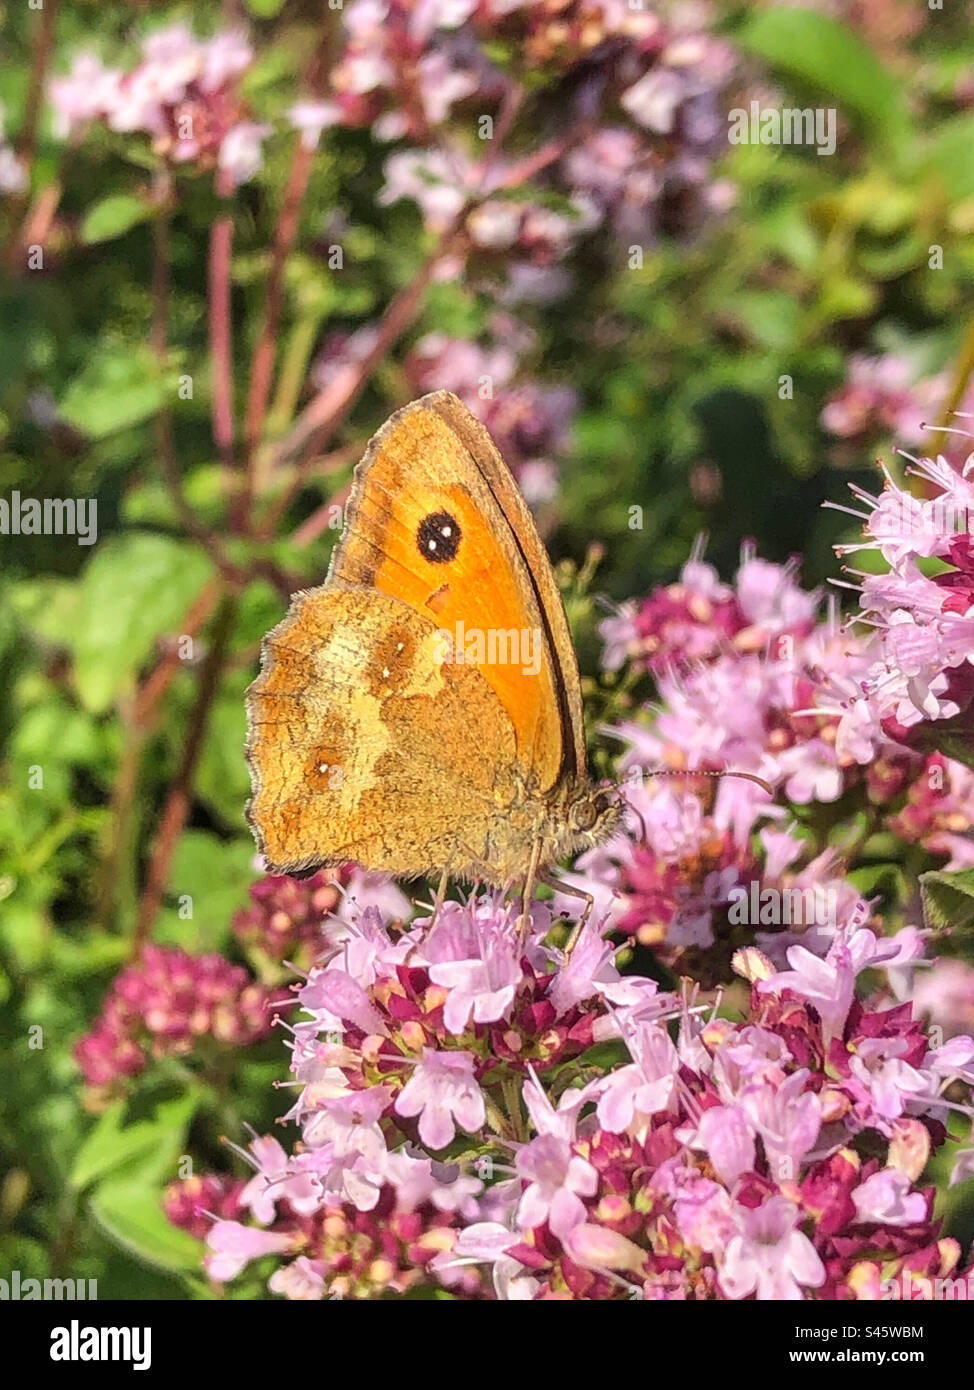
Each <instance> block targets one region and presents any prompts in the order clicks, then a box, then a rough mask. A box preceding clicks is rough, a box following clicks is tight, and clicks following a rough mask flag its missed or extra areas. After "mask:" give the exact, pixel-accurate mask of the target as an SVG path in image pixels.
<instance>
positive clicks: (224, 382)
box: [208, 173, 233, 481]
mask: <svg viewBox="0 0 974 1390" xmlns="http://www.w3.org/2000/svg"><path fill="white" fill-rule="evenodd" d="M217 192H218V193H219V194H220V195H221V196H222V197H227V196H229V194H230V192H231V189H230V188H229V187H228V186H227V181H226V178H225V175H223V174H222V173H221V174H220V175H219V176H218V178H217ZM232 250H233V219H232V218H231V217H230V216H229V215H226V216H224V217H219V218H217V220H216V221H215V222H214V223H213V226H212V227H211V228H210V255H209V266H208V291H209V326H210V364H211V369H212V373H213V383H212V399H213V406H212V415H213V442H214V444H215V445H216V449H217V453H218V454H219V455H220V460H221V462H222V463H223V465H224V467H225V469H226V470H227V477H228V481H229V477H230V471H231V470H232V468H233V319H232V315H231V310H230V258H231V254H232Z"/></svg>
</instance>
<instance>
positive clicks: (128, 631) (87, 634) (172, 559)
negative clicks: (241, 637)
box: [74, 531, 212, 714]
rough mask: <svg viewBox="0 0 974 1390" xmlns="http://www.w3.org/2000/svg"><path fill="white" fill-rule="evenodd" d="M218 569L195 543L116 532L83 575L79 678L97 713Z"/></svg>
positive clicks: (88, 706) (77, 653)
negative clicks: (117, 535) (189, 543)
mask: <svg viewBox="0 0 974 1390" xmlns="http://www.w3.org/2000/svg"><path fill="white" fill-rule="evenodd" d="M211 572H212V567H211V565H210V561H209V560H208V559H207V558H206V556H204V555H202V554H201V553H200V552H199V551H198V550H197V549H196V548H195V547H194V546H190V545H187V544H186V543H184V542H182V541H176V540H172V539H170V538H169V537H168V536H156V535H153V534H151V533H150V532H146V531H135V532H131V533H130V534H129V535H126V536H119V537H113V538H112V539H111V540H109V541H106V542H105V543H104V544H103V545H101V546H99V548H98V550H97V551H96V552H95V554H94V555H93V556H92V557H91V560H90V561H89V562H88V565H87V567H86V569H85V572H84V576H83V578H82V581H81V598H82V602H81V604H80V608H79V616H78V622H77V627H76V631H75V637H74V652H75V682H76V685H77V689H78V694H79V696H80V698H81V701H82V704H83V705H84V706H85V708H86V709H88V710H90V711H91V713H93V714H101V713H103V712H104V711H105V710H107V709H108V708H109V707H110V705H111V703H112V701H113V699H114V698H115V697H116V695H118V694H119V692H120V691H121V690H122V689H124V687H125V686H126V684H127V683H128V682H129V681H130V680H131V679H132V678H133V677H134V674H135V673H136V672H137V671H138V670H139V668H140V666H141V665H142V663H143V662H144V661H145V659H146V657H147V656H148V655H149V653H150V652H151V650H152V648H153V646H154V645H155V643H156V641H157V639H158V638H159V637H160V636H162V634H163V633H166V632H172V633H176V635H178V633H177V632H176V625H177V624H178V623H179V621H180V619H181V618H182V617H183V615H184V614H185V612H186V610H187V608H188V607H189V605H190V603H191V602H192V600H193V598H194V597H195V595H196V594H198V593H199V591H200V589H201V588H202V586H203V584H204V583H205V582H206V580H207V579H208V578H209V576H210V574H211Z"/></svg>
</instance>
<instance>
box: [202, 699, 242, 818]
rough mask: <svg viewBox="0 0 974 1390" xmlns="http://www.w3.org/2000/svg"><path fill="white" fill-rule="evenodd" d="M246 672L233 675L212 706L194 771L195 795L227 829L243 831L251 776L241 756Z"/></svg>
mask: <svg viewBox="0 0 974 1390" xmlns="http://www.w3.org/2000/svg"><path fill="white" fill-rule="evenodd" d="M248 684H249V673H248V672H242V673H241V672H234V673H233V676H232V678H230V679H229V680H228V681H227V683H226V686H225V688H224V689H223V690H222V691H221V692H220V696H219V698H218V699H216V700H215V701H214V702H213V709H212V711H211V713H210V723H209V729H208V731H207V738H206V742H205V744H204V745H203V749H202V752H201V754H200V760H199V764H198V765H197V769H196V793H197V795H198V796H199V797H200V798H201V800H203V801H204V802H205V803H206V805H207V807H208V808H209V809H210V810H211V811H212V812H213V813H214V814H215V815H217V816H219V817H220V820H221V821H223V822H224V823H225V824H226V825H228V826H230V827H233V828H235V829H237V830H242V829H243V827H244V819H243V808H244V803H245V802H246V800H247V797H248V796H249V795H250V774H249V772H248V771H247V763H246V761H245V759H244V756H243V749H244V744H245V742H246V739H247V711H246V706H245V703H244V690H245V688H246V686H247V685H248Z"/></svg>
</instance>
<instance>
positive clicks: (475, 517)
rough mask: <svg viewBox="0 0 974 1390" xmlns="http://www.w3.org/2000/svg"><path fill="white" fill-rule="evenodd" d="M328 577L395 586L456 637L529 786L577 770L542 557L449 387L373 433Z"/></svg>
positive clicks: (557, 613) (574, 717) (556, 599)
mask: <svg viewBox="0 0 974 1390" xmlns="http://www.w3.org/2000/svg"><path fill="white" fill-rule="evenodd" d="M328 582H329V583H337V584H343V585H348V586H352V587H355V588H368V589H374V590H378V591H379V592H380V593H385V594H391V595H395V596H396V597H397V598H399V599H400V600H402V602H404V603H406V604H408V605H409V607H410V608H412V609H413V610H414V611H415V612H416V613H418V614H420V615H422V616H423V617H424V618H426V619H428V620H429V621H431V622H432V623H433V624H434V625H435V626H436V627H438V628H440V629H441V630H442V631H445V632H448V633H450V634H452V635H453V637H454V639H455V650H456V651H457V652H458V653H459V652H460V651H461V650H462V649H465V650H464V655H465V659H466V660H468V661H471V662H472V663H473V664H474V665H475V666H476V668H477V669H478V670H479V671H480V673H481V675H482V676H483V678H484V680H485V681H486V682H487V685H488V686H489V687H490V689H491V690H492V691H493V692H494V694H495V695H496V696H497V698H498V700H499V701H500V703H501V705H502V706H503V708H504V710H505V711H506V713H507V715H508V718H509V719H510V722H511V724H512V726H513V729H514V738H515V753H516V758H517V762H518V764H519V765H520V769H521V771H522V774H523V775H524V776H525V778H526V780H527V781H528V782H529V783H530V784H531V785H532V786H533V787H534V788H535V789H537V790H538V791H540V792H542V793H544V792H547V791H549V790H550V789H551V788H552V787H553V786H555V785H556V784H557V783H558V782H560V781H561V780H562V779H563V778H566V777H570V776H573V775H575V774H577V773H579V772H581V771H582V770H583V768H584V762H585V753H584V735H583V726H582V700H581V689H580V685H579V678H578V666H577V663H576V660H575V652H574V647H573V645H572V641H571V635H570V632H569V629H568V622H567V619H566V617H565V610H564V606H563V604H562V601H561V596H560V595H559V593H558V588H557V584H556V582H555V577H554V574H553V573H552V570H551V565H550V564H549V562H548V557H547V555H546V554H545V550H544V546H543V545H542V543H541V538H540V537H539V535H538V533H537V529H536V528H535V525H534V522H533V520H532V518H531V514H530V512H529V511H528V508H527V506H526V505H525V503H524V500H523V498H522V497H521V495H520V493H519V491H518V489H517V485H516V484H515V482H514V479H513V478H512V476H511V474H510V472H509V470H508V468H507V466H506V465H505V463H504V461H503V460H502V458H501V456H500V454H499V453H498V452H497V449H496V448H495V447H494V444H493V441H492V440H491V438H490V436H489V435H488V433H487V431H486V430H485V429H484V427H483V425H481V424H480V422H479V421H478V420H477V419H475V417H474V416H473V415H472V414H471V413H470V411H469V410H468V409H467V407H466V406H465V405H463V403H462V402H461V401H459V400H458V399H457V397H456V396H453V395H451V394H450V393H449V392H446V391H439V392H435V393H434V394H432V395H429V396H425V397H423V399H422V400H419V401H416V402H414V403H413V404H412V405H409V406H406V408H405V409H404V410H400V411H399V412H398V413H397V414H395V415H393V416H392V418H391V419H390V420H389V421H388V423H387V424H386V425H385V426H384V427H383V428H382V429H381V430H380V431H379V433H378V434H377V435H375V437H374V438H373V439H372V441H371V443H370V445H369V447H368V450H367V451H366V454H365V456H364V458H363V459H362V462H361V463H360V464H359V465H358V468H357V469H356V472H355V479H354V483H353V486H352V491H351V495H350V498H349V504H348V511H347V516H346V525H345V532H344V535H343V537H342V540H341V542H340V544H339V546H338V547H337V549H336V552H335V555H334V557H333V560H332V565H331V568H330V570H329V576H328ZM513 633H517V634H519V636H518V643H519V646H518V648H517V657H518V659H517V660H511V652H512V651H513V650H514V646H513V641H512V637H511V634H513ZM471 634H473V636H472V637H471ZM522 634H527V637H526V639H525V637H524V636H523V635H522ZM478 635H479V636H478ZM456 639H459V640H456ZM492 639H493V646H492V645H491V641H492ZM481 641H482V647H481V646H479V645H478V643H479V642H481ZM525 641H526V642H527V644H528V645H529V646H530V652H529V653H528V655H529V656H530V658H531V659H530V660H525V659H524V657H525ZM532 644H533V645H532Z"/></svg>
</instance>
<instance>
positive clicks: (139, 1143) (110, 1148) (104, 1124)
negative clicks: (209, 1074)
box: [70, 1087, 200, 1189]
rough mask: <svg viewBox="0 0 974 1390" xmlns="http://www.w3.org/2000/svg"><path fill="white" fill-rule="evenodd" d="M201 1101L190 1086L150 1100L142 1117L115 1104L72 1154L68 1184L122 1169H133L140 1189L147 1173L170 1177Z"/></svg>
mask: <svg viewBox="0 0 974 1390" xmlns="http://www.w3.org/2000/svg"><path fill="white" fill-rule="evenodd" d="M199 1101H200V1092H199V1091H198V1090H197V1089H196V1088H195V1087H189V1088H188V1089H186V1090H184V1091H182V1092H180V1093H179V1094H178V1095H175V1096H170V1098H168V1099H164V1100H159V1101H157V1103H155V1104H152V1103H151V1102H150V1104H149V1108H148V1109H147V1112H146V1113H145V1115H144V1116H139V1115H138V1107H137V1106H136V1105H134V1104H133V1103H132V1102H130V1101H128V1100H120V1101H116V1103H115V1104H114V1105H112V1106H111V1107H110V1108H109V1109H108V1110H106V1111H105V1113H104V1114H103V1115H102V1116H101V1117H100V1118H99V1120H98V1122H97V1124H96V1125H95V1127H94V1129H93V1130H91V1131H90V1133H89V1134H88V1135H87V1136H86V1137H85V1140H84V1142H83V1143H82V1145H81V1147H80V1149H79V1150H78V1152H77V1154H76V1155H75V1160H74V1166H73V1167H72V1169H71V1178H70V1182H71V1186H72V1187H74V1188H78V1189H80V1188H84V1187H89V1186H90V1185H91V1184H92V1183H93V1182H94V1181H95V1180H96V1179H98V1178H102V1177H104V1176H106V1175H107V1174H109V1173H113V1172H115V1170H116V1169H120V1168H128V1169H132V1168H135V1167H137V1168H138V1170H139V1178H140V1180H141V1181H142V1183H143V1186H144V1185H145V1182H146V1181H147V1180H148V1175H149V1173H150V1172H151V1173H152V1174H153V1175H154V1176H155V1177H157V1178H162V1177H168V1176H171V1172H172V1168H173V1165H174V1162H175V1159H176V1157H177V1155H178V1154H180V1153H181V1152H182V1149H183V1141H184V1138H185V1134H186V1127H187V1125H188V1124H189V1121H190V1119H191V1118H192V1116H193V1113H194V1111H195V1110H196V1107H197V1105H198V1104H199ZM145 1160H151V1163H148V1164H147V1163H146V1162H145ZM129 1180H130V1181H131V1178H130V1179H129Z"/></svg>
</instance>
